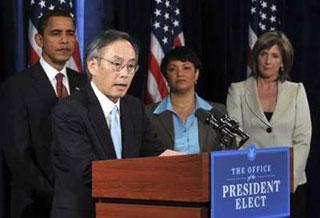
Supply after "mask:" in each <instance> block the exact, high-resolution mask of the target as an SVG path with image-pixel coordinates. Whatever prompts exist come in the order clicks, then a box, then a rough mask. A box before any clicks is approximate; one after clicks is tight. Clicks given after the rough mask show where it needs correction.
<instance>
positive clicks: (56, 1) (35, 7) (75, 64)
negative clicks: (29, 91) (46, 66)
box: [28, 0, 82, 72]
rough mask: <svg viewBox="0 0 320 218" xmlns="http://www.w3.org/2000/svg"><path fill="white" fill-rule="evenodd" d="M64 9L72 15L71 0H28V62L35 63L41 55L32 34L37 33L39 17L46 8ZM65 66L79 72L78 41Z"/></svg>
mask: <svg viewBox="0 0 320 218" xmlns="http://www.w3.org/2000/svg"><path fill="white" fill-rule="evenodd" d="M55 9H59V10H64V11H67V12H70V15H71V16H72V17H74V13H73V2H72V0H31V1H30V20H29V33H28V39H29V46H28V47H29V48H28V49H29V51H28V53H29V56H28V64H29V65H32V64H35V63H36V62H37V61H38V60H39V57H41V48H40V47H39V46H38V45H37V44H36V42H35V39H34V36H35V35H36V34H37V33H38V30H37V27H38V23H39V19H40V18H41V17H42V16H43V14H44V13H45V12H46V11H48V10H55ZM67 66H68V67H69V68H71V69H74V70H76V71H79V72H81V71H82V65H81V58H80V52H79V45H78V42H77V43H76V46H75V50H74V52H73V55H72V57H71V58H70V59H69V61H68V62H67Z"/></svg>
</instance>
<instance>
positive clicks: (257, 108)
mask: <svg viewBox="0 0 320 218" xmlns="http://www.w3.org/2000/svg"><path fill="white" fill-rule="evenodd" d="M246 87H247V89H246V93H245V96H246V104H247V105H248V107H249V108H250V110H251V112H252V113H253V114H255V115H256V117H257V118H258V119H260V120H261V121H262V122H263V123H265V124H266V125H268V126H269V125H270V123H269V121H268V120H267V118H266V116H265V115H264V113H263V111H262V108H261V105H260V103H259V100H258V91H257V85H256V79H255V78H253V77H252V78H250V79H249V80H248V81H247V86H246Z"/></svg>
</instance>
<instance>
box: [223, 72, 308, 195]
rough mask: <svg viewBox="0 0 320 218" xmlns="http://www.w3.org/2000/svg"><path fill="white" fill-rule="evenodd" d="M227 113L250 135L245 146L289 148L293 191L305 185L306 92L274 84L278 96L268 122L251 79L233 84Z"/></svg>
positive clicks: (293, 85)
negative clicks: (292, 164) (292, 169)
mask: <svg viewBox="0 0 320 218" xmlns="http://www.w3.org/2000/svg"><path fill="white" fill-rule="evenodd" d="M227 112H228V114H229V116H230V117H231V118H233V119H235V120H238V121H239V123H240V127H241V128H243V130H244V131H245V132H247V133H248V134H249V135H250V139H249V140H248V142H247V143H246V144H245V145H248V144H251V143H254V144H256V145H257V146H259V147H268V146H284V145H289V146H292V147H293V151H294V158H293V161H294V190H296V188H297V186H298V185H301V184H304V183H306V181H307V180H306V174H305V167H306V163H307V158H308V154H309V150H310V140H311V118H310V111H309V105H308V100H307V96H306V92H305V89H304V86H303V84H302V83H293V82H288V81H285V82H278V97H277V104H276V107H275V110H274V112H273V115H272V118H271V120H270V121H268V120H267V118H266V116H265V115H264V112H263V111H262V107H261V104H260V101H259V97H258V91H257V82H256V79H255V78H254V77H249V78H248V79H247V80H245V81H242V82H238V83H233V84H231V86H230V88H229V93H228V97H227Z"/></svg>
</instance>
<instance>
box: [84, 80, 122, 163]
mask: <svg viewBox="0 0 320 218" xmlns="http://www.w3.org/2000/svg"><path fill="white" fill-rule="evenodd" d="M86 90H87V92H88V99H89V105H88V117H89V120H90V122H91V124H92V126H93V128H94V130H95V132H96V135H97V136H98V139H99V141H100V145H101V147H97V148H96V149H97V150H98V151H103V153H104V155H105V156H106V157H107V158H108V159H115V158H116V153H115V150H114V147H113V142H112V138H111V135H110V131H109V128H108V125H107V121H106V119H105V117H104V114H103V111H102V108H101V106H100V103H99V101H98V99H97V97H96V96H95V94H94V92H93V90H92V88H91V86H90V85H88V86H87V88H86Z"/></svg>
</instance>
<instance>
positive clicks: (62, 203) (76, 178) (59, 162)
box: [51, 85, 164, 218]
mask: <svg viewBox="0 0 320 218" xmlns="http://www.w3.org/2000/svg"><path fill="white" fill-rule="evenodd" d="M120 120H121V131H122V158H132V157H140V156H150V155H158V154H160V153H162V152H163V150H164V148H163V146H162V144H161V143H160V142H159V141H157V140H156V138H155V134H154V132H153V131H152V130H151V129H150V124H149V120H148V119H147V116H146V115H145V111H144V106H143V104H142V103H141V101H140V100H138V99H137V98H135V97H132V96H128V95H127V96H125V97H123V98H121V100H120ZM53 134H54V135H53V137H54V141H53V147H52V149H53V152H52V154H53V163H54V173H55V190H54V199H53V207H52V213H51V215H52V218H78V217H79V218H80V217H83V218H85V217H86V218H87V217H94V207H93V201H92V198H91V162H92V161H93V160H107V159H116V154H115V150H114V147H113V143H112V138H111V135H110V132H109V129H108V126H107V122H106V120H105V117H104V114H103V111H102V108H101V106H100V103H99V101H98V99H97V97H96V95H95V94H94V92H93V89H92V87H91V85H88V86H87V87H86V88H85V89H83V90H81V91H80V92H78V93H77V94H75V95H73V96H70V97H69V98H66V99H64V100H62V101H61V102H60V103H59V104H58V105H57V106H56V108H55V109H54V112H53Z"/></svg>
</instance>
